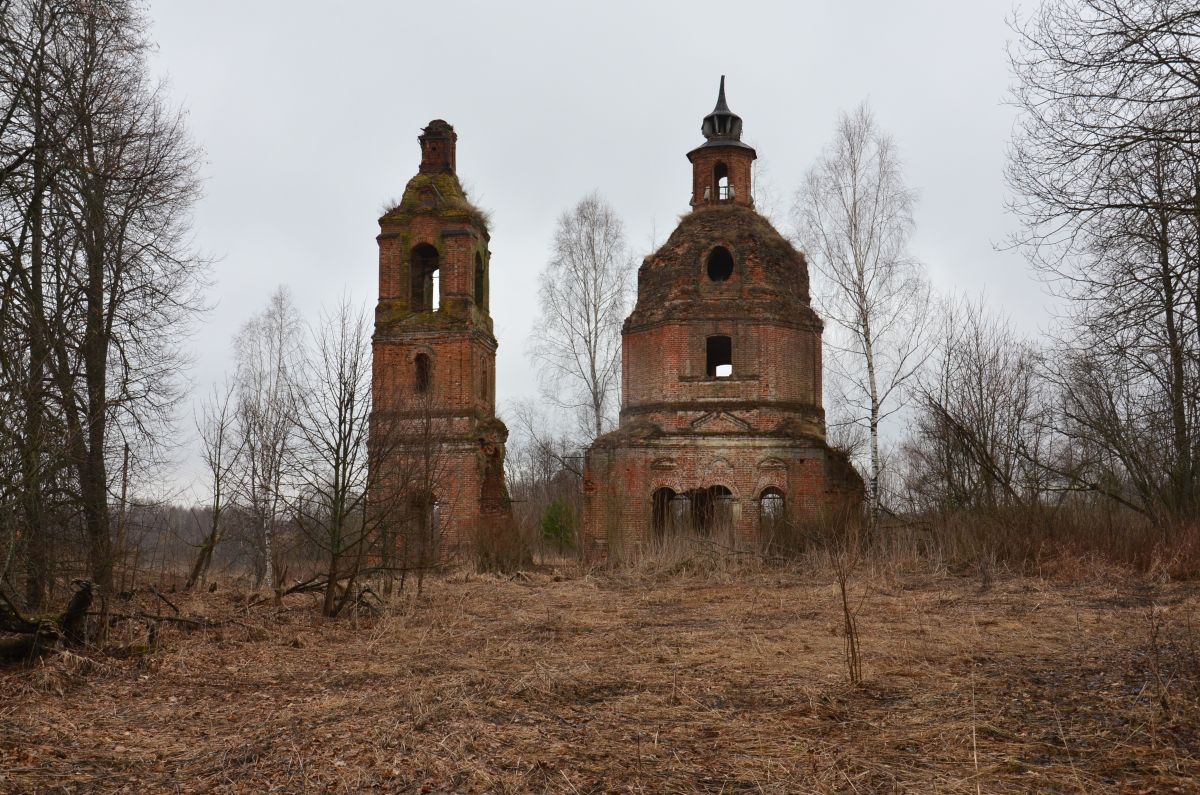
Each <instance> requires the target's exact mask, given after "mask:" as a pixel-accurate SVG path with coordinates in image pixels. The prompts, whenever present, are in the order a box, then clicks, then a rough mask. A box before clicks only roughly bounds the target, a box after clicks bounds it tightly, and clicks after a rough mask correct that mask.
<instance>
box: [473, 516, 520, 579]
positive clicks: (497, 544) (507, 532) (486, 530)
mask: <svg viewBox="0 0 1200 795" xmlns="http://www.w3.org/2000/svg"><path fill="white" fill-rule="evenodd" d="M530 548H531V544H530V539H528V538H526V537H525V536H524V535H522V533H521V532H520V530H519V529H518V528H517V526H516V524H515V523H514V522H512V521H511V520H509V521H507V522H480V523H479V525H478V526H477V527H476V529H475V532H474V533H473V535H472V539H471V555H472V557H473V559H474V563H475V568H476V569H477V570H478V571H480V572H505V573H507V572H513V571H516V570H517V569H520V568H522V567H524V566H528V565H529V564H530V562H531V561H532V555H531V554H530Z"/></svg>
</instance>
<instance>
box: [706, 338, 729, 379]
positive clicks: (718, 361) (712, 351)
mask: <svg viewBox="0 0 1200 795" xmlns="http://www.w3.org/2000/svg"><path fill="white" fill-rule="evenodd" d="M705 372H707V373H708V377H709V378H729V377H731V376H732V375H733V339H732V338H730V337H724V336H722V337H709V338H708V340H707V343H706V346H705Z"/></svg>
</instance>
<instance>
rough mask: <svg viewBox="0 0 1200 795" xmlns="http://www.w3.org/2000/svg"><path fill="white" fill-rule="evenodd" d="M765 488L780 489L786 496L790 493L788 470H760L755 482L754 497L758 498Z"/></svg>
mask: <svg viewBox="0 0 1200 795" xmlns="http://www.w3.org/2000/svg"><path fill="white" fill-rule="evenodd" d="M765 489H779V490H780V491H782V492H783V494H784V496H787V493H788V481H787V472H780V471H773V470H768V471H766V472H760V473H759V476H758V480H757V481H756V482H755V484H754V499H755V500H757V499H758V498H759V497H760V496H762V493H763V491H764V490H765Z"/></svg>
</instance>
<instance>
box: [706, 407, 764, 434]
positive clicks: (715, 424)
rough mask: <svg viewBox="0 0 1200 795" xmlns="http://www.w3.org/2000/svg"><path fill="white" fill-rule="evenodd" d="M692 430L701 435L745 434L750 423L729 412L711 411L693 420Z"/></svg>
mask: <svg viewBox="0 0 1200 795" xmlns="http://www.w3.org/2000/svg"><path fill="white" fill-rule="evenodd" d="M692 430H693V431H697V432H699V433H745V432H746V431H748V430H750V423H748V422H746V421H745V420H743V419H742V418H741V417H738V416H737V415H735V414H731V413H730V412H728V411H710V412H708V413H707V414H704V415H701V416H699V417H697V418H696V419H694V420H692Z"/></svg>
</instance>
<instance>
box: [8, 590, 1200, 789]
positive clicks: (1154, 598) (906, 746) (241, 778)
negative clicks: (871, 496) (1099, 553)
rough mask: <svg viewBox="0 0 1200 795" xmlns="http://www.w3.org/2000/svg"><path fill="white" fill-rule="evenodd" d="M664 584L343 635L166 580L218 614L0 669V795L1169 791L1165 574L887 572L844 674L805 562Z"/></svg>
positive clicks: (1182, 668)
mask: <svg viewBox="0 0 1200 795" xmlns="http://www.w3.org/2000/svg"><path fill="white" fill-rule="evenodd" d="M688 571H689V568H688V567H687V566H685V567H684V568H683V569H682V573H677V574H674V575H668V574H664V573H663V572H661V571H659V572H648V571H646V570H635V571H633V572H624V573H620V572H618V573H605V572H601V571H592V572H586V573H580V572H575V571H568V570H565V569H558V570H554V569H549V570H542V571H539V572H536V573H528V572H526V573H521V574H518V575H515V576H513V577H495V576H480V575H475V574H469V573H466V572H462V573H457V574H452V575H450V576H447V577H444V578H439V579H435V580H433V581H431V582H429V583H427V592H426V595H425V596H423V597H422V598H420V599H419V600H418V599H416V598H414V597H411V596H408V595H406V596H403V597H399V598H397V599H396V600H395V601H394V603H393V604H392V605H390V606H389V608H388V609H387V611H386V612H385V614H384V615H383V616H382V617H380V618H377V619H370V620H366V619H363V620H361V621H360V622H359V623H358V624H357V626H355V624H354V622H352V621H349V620H337V621H327V620H323V619H320V618H319V616H318V609H317V605H316V603H315V602H314V601H311V600H310V597H308V596H294V597H289V601H287V602H286V603H285V607H284V609H283V610H282V611H280V612H278V613H276V612H275V611H274V610H273V609H272V608H271V607H270V605H269V604H262V605H257V606H254V607H251V608H249V609H247V608H246V607H245V604H246V601H245V599H244V598H241V597H239V596H237V595H235V594H233V593H232V592H222V591H218V592H217V593H216V594H211V595H209V594H205V595H203V596H196V597H187V598H184V597H180V599H179V600H178V603H179V604H180V607H181V608H182V609H183V610H184V611H185V612H186V613H192V614H202V615H206V616H208V617H210V618H228V619H234V620H235V621H236V622H237V623H228V624H225V625H224V626H221V627H219V628H216V629H200V630H195V631H191V632H188V631H186V630H185V629H184V628H180V627H171V628H167V629H164V630H162V632H161V633H160V637H159V645H158V647H157V648H156V649H154V650H151V651H149V652H147V653H141V650H140V649H137V648H136V647H133V648H130V649H129V650H128V654H127V655H126V656H119V655H105V656H101V655H98V654H95V653H89V654H78V655H60V656H57V657H55V658H52V659H49V660H46V661H45V662H43V663H40V664H38V665H35V666H33V667H31V668H24V669H9V670H6V671H0V693H3V694H4V696H3V699H0V791H3V792H12V793H25V792H101V793H108V792H112V793H115V792H138V793H143V792H222V793H233V792H239V793H251V792H253V793H258V792H268V791H282V792H304V791H332V792H409V791H424V792H447V791H450V792H505V793H523V792H542V791H549V792H564V793H596V792H650V793H685V792H714V793H715V792H724V793H737V792H756V793H764V792H765V793H796V792H817V793H821V792H830V793H832V792H845V793H868V792H921V793H960V792H961V793H977V792H988V793H997V792H1000V793H1003V792H1012V793H1018V792H1020V793H1025V792H1155V793H1157V792H1172V791H1174V792H1187V791H1196V783H1195V782H1196V781H1197V779H1198V777H1200V758H1198V753H1200V752H1198V750H1197V749H1198V748H1200V734H1198V727H1200V683H1198V680H1197V677H1198V675H1200V670H1198V668H1197V664H1196V637H1197V635H1196V633H1194V632H1192V630H1190V629H1189V621H1190V626H1193V627H1194V626H1195V625H1196V623H1197V621H1196V619H1195V617H1194V616H1193V613H1195V612H1197V611H1196V607H1197V604H1198V601H1200V599H1198V594H1197V592H1196V589H1195V588H1194V586H1191V585H1188V584H1166V585H1151V584H1147V583H1146V582H1144V581H1137V580H1127V579H1122V578H1120V577H1117V576H1115V575H1114V576H1110V577H1109V578H1107V579H1105V580H1104V581H1103V582H1095V581H1093V582H1090V583H1088V584H1056V583H1055V582H1051V581H1047V580H1042V579H1031V578H1019V577H1004V576H1000V575H998V576H997V577H996V578H995V579H994V580H993V581H992V583H991V587H989V588H988V589H986V590H982V589H981V588H980V586H979V579H978V578H977V577H972V578H965V577H963V578H959V577H953V576H950V575H947V574H944V573H940V572H937V571H933V572H930V571H928V570H926V571H924V572H918V571H911V572H905V573H901V574H895V575H893V576H892V577H890V578H883V579H880V580H875V581H874V582H876V585H874V586H873V587H872V591H871V592H870V593H869V594H868V596H867V598H866V600H865V601H864V603H863V607H862V609H861V612H860V613H859V617H858V621H859V630H860V632H861V635H862V653H863V666H864V683H863V685H862V686H861V687H850V686H849V685H848V684H847V683H846V677H845V671H844V664H843V661H842V648H843V639H842V638H841V637H840V636H839V632H840V631H841V630H840V626H841V614H840V608H839V606H838V601H837V599H838V596H837V591H836V586H835V584H834V583H833V582H832V580H831V579H830V578H821V577H818V576H815V575H813V574H811V573H810V574H805V573H803V572H800V571H798V570H778V569H772V568H769V567H760V568H759V569H757V570H755V569H753V568H752V567H744V568H742V569H740V570H738V571H736V572H730V573H729V574H728V576H724V577H722V578H721V579H722V580H723V581H722V582H719V583H714V582H712V581H711V578H710V577H709V576H708V575H704V576H691V575H690V574H688ZM863 579H864V581H866V580H870V579H871V578H870V576H869V574H865V575H864V577H863ZM141 640H143V638H142V637H141V636H139V635H137V634H136V633H134V634H131V635H130V636H129V637H128V638H127V641H129V642H134V641H141ZM1189 655H1190V656H1189Z"/></svg>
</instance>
